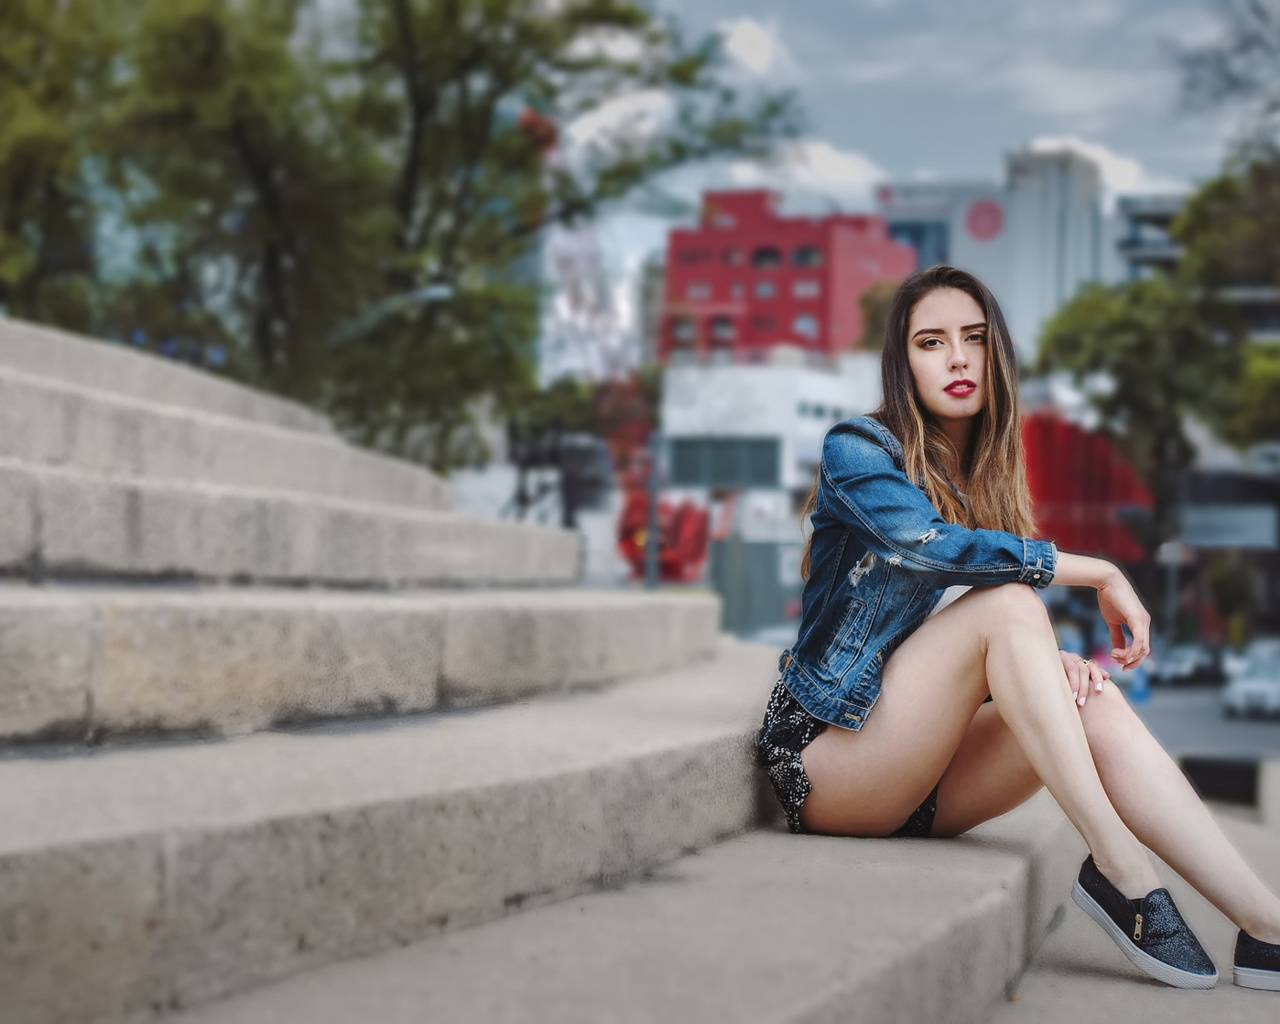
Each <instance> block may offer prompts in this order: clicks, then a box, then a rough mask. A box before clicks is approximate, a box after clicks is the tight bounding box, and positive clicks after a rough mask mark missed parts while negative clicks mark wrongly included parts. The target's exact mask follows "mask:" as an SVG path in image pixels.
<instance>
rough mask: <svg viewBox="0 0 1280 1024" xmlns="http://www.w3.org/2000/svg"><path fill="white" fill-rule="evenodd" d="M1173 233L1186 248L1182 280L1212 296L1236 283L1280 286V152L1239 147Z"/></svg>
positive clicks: (1265, 147)
mask: <svg viewBox="0 0 1280 1024" xmlns="http://www.w3.org/2000/svg"><path fill="white" fill-rule="evenodd" d="M1173 235H1174V237H1175V238H1176V239H1177V240H1178V241H1179V242H1180V243H1181V244H1182V246H1183V256H1182V260H1181V265H1180V267H1179V272H1180V276H1181V277H1182V278H1183V279H1184V280H1186V281H1187V282H1188V284H1189V285H1191V286H1193V287H1196V288H1199V289H1202V290H1203V291H1205V292H1206V293H1208V294H1210V295H1211V294H1213V293H1214V292H1217V291H1219V290H1220V289H1222V288H1224V287H1231V286H1234V285H1278V286H1280V241H1278V240H1280V150H1277V149H1275V148H1274V147H1272V146H1270V145H1267V144H1260V143H1253V144H1247V145H1243V146H1241V147H1239V148H1238V149H1237V151H1236V152H1235V153H1234V154H1233V156H1232V157H1231V158H1229V159H1228V160H1227V162H1226V164H1225V166H1224V167H1223V171H1222V173H1221V174H1220V175H1218V176H1217V177H1215V178H1212V179H1210V180H1209V181H1207V182H1205V183H1204V184H1203V185H1202V186H1201V187H1200V188H1199V189H1198V190H1197V191H1196V192H1195V193H1194V194H1193V195H1192V196H1191V197H1190V198H1189V199H1188V200H1187V204H1186V206H1185V207H1184V208H1183V210H1182V213H1181V214H1180V215H1179V216H1178V218H1177V220H1176V221H1175V222H1174V225H1173ZM1230 312H1231V308H1230V306H1227V307H1224V308H1223V309H1221V310H1218V311H1217V315H1218V316H1220V317H1222V316H1229V315H1230Z"/></svg>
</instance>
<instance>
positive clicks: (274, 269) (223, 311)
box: [0, 0, 796, 467]
mask: <svg viewBox="0 0 1280 1024" xmlns="http://www.w3.org/2000/svg"><path fill="white" fill-rule="evenodd" d="M725 72H726V68H725V66H724V64H723V63H722V60H721V54H720V50H719V47H718V46H717V45H715V43H714V41H705V42H692V43H691V42H688V41H686V40H685V39H684V38H683V37H682V35H681V34H680V32H679V31H678V29H677V28H676V27H675V26H674V24H672V23H668V22H666V21H663V20H661V19H659V18H658V17H657V16H656V15H655V14H654V13H653V12H652V10H651V8H650V7H649V5H648V4H647V3H644V2H643V0H564V2H560V3H556V4H546V3H540V2H535V0H353V2H352V3H351V4H349V5H347V6H346V7H335V5H333V4H330V3H327V2H323V0H95V2H93V3H90V2H89V0H54V2H52V3H50V2H47V0H45V2H42V0H14V2H13V3H8V4H5V5H4V7H3V10H0V302H3V303H4V304H5V305H6V306H7V307H8V309H9V311H10V312H12V313H14V314H15V315H21V316H25V317H30V318H33V319H38V320H45V321H48V322H53V323H57V324H62V325H65V326H69V327H72V328H76V329H81V330H86V331H89V332H91V333H97V334H101V335H106V336H109V337H116V338H128V339H130V340H134V341H142V342H145V343H147V344H152V345H157V346H162V347H163V346H170V345H181V346H184V347H187V348H194V349H195V350H197V351H208V352H212V351H214V350H215V349H216V350H225V351H226V352H227V353H229V360H228V369H230V370H231V371H232V372H235V373H238V374H239V375H241V376H242V377H244V378H246V379H248V380H250V381H252V382H254V383H257V384H259V385H262V386H266V387H269V388H272V389H275V390H277V391H280V392H283V393H285V394H288V395H291V396H293V397H296V398H299V399H302V400H304V401H308V402H312V403H315V404H317V405H320V406H321V407H323V408H325V409H327V410H328V411H329V412H331V413H332V414H334V415H335V417H336V418H337V419H338V420H339V422H340V423H341V424H342V425H343V426H344V427H345V428H346V429H347V430H348V431H349V432H350V433H351V434H353V435H354V436H356V437H357V438H359V439H361V440H364V441H365V442H368V443H372V444H377V445H380V446H383V447H386V448H389V449H392V450H395V451H399V452H402V453H409V454H414V455H416V456H418V457H420V458H423V459H424V460H426V461H429V462H431V463H433V464H435V465H437V466H440V467H445V466H447V465H448V464H449V463H450V462H451V461H452V460H453V459H454V458H455V457H457V452H458V450H459V444H458V438H459V437H460V436H461V435H463V434H465V433H466V432H467V430H468V428H469V427H470V426H471V425H472V424H473V421H474V420H475V417H476V415H477V409H479V408H481V407H483V406H485V403H486V402H488V403H490V405H491V404H492V401H493V400H496V402H497V403H498V408H499V409H501V408H503V407H506V406H510V405H511V404H512V403H514V402H516V401H518V400H519V398H520V397H521V396H523V395H526V394H527V393H528V388H529V386H530V383H531V381H532V364H533V345H534V342H535V339H536V335H537V330H538V317H539V300H540V287H541V285H540V280H539V278H540V273H539V261H540V239H541V237H542V235H543V232H544V231H545V230H546V229H547V228H548V226H550V225H553V224H557V223H570V224H571V223H574V222H576V221H579V220H582V219H585V218H590V217H592V216H594V215H595V214H596V213H597V212H598V211H599V210H600V209H601V208H602V207H603V206H605V205H606V204H609V203H611V202H616V201H619V200H621V199H623V198H625V197H626V196H628V195H630V194H632V193H633V192H635V190H637V189H638V188H640V187H641V186H645V185H647V184H649V183H652V182H654V181H655V180H656V179H657V178H659V177H660V176H661V175H662V174H663V173H664V172H666V171H669V170H671V169H673V168H676V167H679V166H681V165H683V164H687V163H689V162H690V161H696V160H701V159H704V158H709V157H713V156H721V155H728V154H742V153H762V152H764V151H765V150H766V149H767V148H768V147H769V146H770V145H771V143H772V142H773V140H775V139H776V138H777V137H778V136H779V135H784V134H786V133H788V132H790V131H792V130H793V129H794V128H795V126H796V112H795V108H794V104H793V102H792V101H791V100H790V99H789V98H788V97H786V96H775V95H759V96H754V97H745V98H744V97H742V96H739V95H738V94H737V93H736V92H735V91H734V89H733V88H731V87H730V86H729V84H728V81H729V79H728V76H727V75H726V73H725ZM637 96H639V97H641V98H647V99H648V100H650V101H654V102H651V103H649V109H652V108H653V107H654V105H655V103H656V101H659V100H661V101H662V102H664V103H665V108H664V112H663V113H662V114H661V116H657V117H650V118H648V119H647V120H646V121H644V123H637V122H636V121H635V120H634V119H632V120H626V119H623V120H622V121H620V122H618V128H617V130H615V131H612V132H602V133H600V132H598V133H596V135H595V136H594V141H593V142H591V143H590V144H577V143H575V144H573V145H567V144H563V143H564V140H563V139H561V140H560V141H561V143H562V144H561V145H559V146H558V147H557V145H556V143H557V140H558V138H559V137H560V136H561V135H562V134H563V130H564V126H567V125H571V124H574V123H578V124H581V123H582V121H581V120H580V119H583V118H589V117H591V116H593V115H602V114H605V113H608V112H609V110H611V109H612V110H614V111H616V110H618V109H619V106H618V105H622V106H625V104H626V102H628V98H630V99H631V100H634V98H635V97H637ZM606 120H607V119H606Z"/></svg>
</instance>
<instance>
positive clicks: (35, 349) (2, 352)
mask: <svg viewBox="0 0 1280 1024" xmlns="http://www.w3.org/2000/svg"><path fill="white" fill-rule="evenodd" d="M0 366H3V367H6V368H8V369H11V370H17V371H19V372H21V373H27V374H32V375H34V376H37V377H49V378H52V379H54V380H60V381H64V382H66V383H68V384H79V385H81V386H82V387H88V388H95V389H97V390H99V391H108V392H111V393H113V394H116V395H122V396H126V397H129V398H137V399H142V400H144V401H147V402H155V403H158V404H159V403H163V404H165V405H172V406H176V407H178V408H180V409H187V410H199V411H202V412H209V413H217V414H219V415H222V416H232V417H235V418H237V419H244V420H251V421H253V422H255V423H271V424H274V425H275V426H278V427H288V428H290V429H292V430H309V431H313V432H316V433H321V434H327V433H331V432H332V430H333V428H332V426H331V425H330V423H329V421H328V420H327V419H326V418H325V417H324V416H321V415H320V414H319V413H317V412H315V411H314V410H312V409H308V408H307V407H306V406H304V405H299V404H298V403H297V402H291V401H288V400H287V399H283V398H278V397H276V396H275V395H269V394H267V393H265V392H262V391H255V390H254V389H252V388H247V387H244V386H242V385H239V384H234V383H232V382H231V381H229V380H227V379H225V378H223V377H217V376H215V375H214V374H212V373H207V372H205V371H204V370H197V369H195V368H194V367H190V366H184V365H182V364H181V363H176V362H174V361H173V360H170V359H164V358H162V357H160V356H155V355H151V354H150V353H147V352H140V351H138V350H137V349H130V348H126V347H125V346H123V345H115V344H111V343H109V342H104V341H95V340H92V339H90V338H84V337H80V336H79V335H76V334H72V333H70V332H68V331H60V330H56V329H54V328H51V327H43V326H40V325H38V324H32V323H26V322H25V321H22V320H11V319H7V318H5V317H0Z"/></svg>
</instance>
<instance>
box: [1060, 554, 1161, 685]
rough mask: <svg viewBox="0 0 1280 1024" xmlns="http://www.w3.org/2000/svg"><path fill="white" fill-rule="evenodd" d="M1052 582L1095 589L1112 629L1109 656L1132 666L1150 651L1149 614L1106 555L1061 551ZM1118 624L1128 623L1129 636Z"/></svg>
mask: <svg viewBox="0 0 1280 1024" xmlns="http://www.w3.org/2000/svg"><path fill="white" fill-rule="evenodd" d="M1053 582H1054V583H1058V584H1062V585H1063V586H1067V587H1093V588H1094V589H1095V590H1097V592H1098V610H1099V611H1101V612H1102V618H1103V619H1104V620H1105V621H1106V623H1107V626H1108V628H1109V629H1110V630H1111V657H1113V658H1115V659H1116V661H1118V662H1119V663H1120V664H1121V665H1122V666H1124V667H1125V668H1133V666H1135V665H1137V664H1138V663H1139V662H1141V661H1142V659H1143V658H1145V657H1146V656H1147V655H1148V654H1150V653H1151V615H1150V614H1149V613H1148V612H1147V610H1146V609H1145V608H1144V607H1142V601H1141V600H1140V599H1139V598H1138V594H1137V592H1136V591H1135V590H1134V589H1133V584H1131V583H1130V582H1129V580H1128V579H1127V578H1126V577H1125V574H1124V573H1122V572H1121V571H1120V570H1119V569H1118V568H1117V567H1116V566H1114V565H1112V564H1111V563H1110V562H1108V561H1107V560H1106V559H1105V558H1090V557H1088V556H1087V555H1073V554H1070V553H1069V552H1066V551H1060V552H1058V567H1057V571H1056V572H1055V573H1054V576H1053ZM1121 626H1128V627H1129V632H1130V634H1132V639H1127V638H1126V637H1125V635H1124V630H1123V629H1122V628H1121Z"/></svg>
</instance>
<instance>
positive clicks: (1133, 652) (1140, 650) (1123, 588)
mask: <svg viewBox="0 0 1280 1024" xmlns="http://www.w3.org/2000/svg"><path fill="white" fill-rule="evenodd" d="M1098 610H1099V611H1100V612H1102V618H1103V619H1104V620H1105V621H1106V623H1107V626H1108V628H1110V630H1111V657H1113V658H1115V660H1116V662H1117V663H1118V664H1119V665H1120V667H1121V668H1124V669H1130V668H1133V667H1134V666H1135V665H1137V664H1139V663H1141V661H1142V659H1143V658H1145V657H1146V656H1147V655H1148V654H1150V653H1151V615H1150V614H1149V613H1148V612H1147V610H1146V609H1145V608H1143V607H1142V602H1141V601H1140V600H1138V595H1137V593H1136V592H1135V591H1134V589H1133V585H1132V584H1131V583H1130V582H1129V581H1128V580H1127V579H1125V577H1124V574H1123V573H1122V572H1120V570H1119V569H1116V570H1115V571H1114V572H1113V573H1111V574H1110V575H1109V576H1108V577H1107V579H1106V581H1105V582H1103V583H1101V584H1100V585H1099V586H1098ZM1121 626H1128V627H1129V632H1130V633H1131V634H1132V636H1133V639H1131V640H1128V641H1126V640H1125V636H1124V630H1123V629H1122V628H1121Z"/></svg>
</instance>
